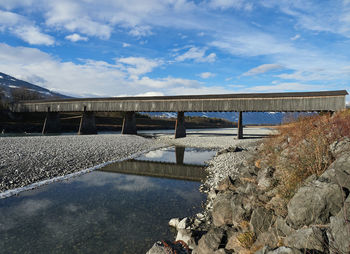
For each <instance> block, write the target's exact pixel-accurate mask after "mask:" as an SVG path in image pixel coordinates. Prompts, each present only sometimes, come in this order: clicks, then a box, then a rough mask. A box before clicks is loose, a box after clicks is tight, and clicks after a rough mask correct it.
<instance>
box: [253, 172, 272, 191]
mask: <svg viewBox="0 0 350 254" xmlns="http://www.w3.org/2000/svg"><path fill="white" fill-rule="evenodd" d="M274 172H275V169H274V168H272V167H266V168H262V169H261V170H259V172H258V177H257V181H258V186H259V188H260V189H262V190H268V189H270V188H271V187H272V186H273V184H274V182H275V180H274V179H273V173H274Z"/></svg>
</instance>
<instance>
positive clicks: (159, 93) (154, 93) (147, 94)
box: [135, 92, 164, 96]
mask: <svg viewBox="0 0 350 254" xmlns="http://www.w3.org/2000/svg"><path fill="white" fill-rule="evenodd" d="M135 96H164V94H163V93H161V92H146V93H140V94H136V95H135Z"/></svg>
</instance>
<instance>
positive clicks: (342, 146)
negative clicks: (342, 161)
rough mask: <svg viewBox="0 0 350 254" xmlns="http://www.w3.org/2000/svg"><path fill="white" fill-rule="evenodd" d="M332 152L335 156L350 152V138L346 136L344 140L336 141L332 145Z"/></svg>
mask: <svg viewBox="0 0 350 254" xmlns="http://www.w3.org/2000/svg"><path fill="white" fill-rule="evenodd" d="M330 152H331V153H332V155H333V156H334V157H338V156H339V155H341V154H343V153H348V152H350V138H349V137H346V138H344V139H343V140H340V141H335V142H334V143H333V144H331V145H330Z"/></svg>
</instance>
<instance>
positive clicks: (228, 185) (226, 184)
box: [216, 176, 236, 191]
mask: <svg viewBox="0 0 350 254" xmlns="http://www.w3.org/2000/svg"><path fill="white" fill-rule="evenodd" d="M235 189H236V188H235V186H234V184H233V180H232V179H231V177H230V176H227V177H226V178H224V179H223V180H221V181H220V182H219V183H218V186H217V188H216V190H218V191H226V190H235Z"/></svg>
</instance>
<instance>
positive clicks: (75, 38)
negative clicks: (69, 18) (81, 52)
mask: <svg viewBox="0 0 350 254" xmlns="http://www.w3.org/2000/svg"><path fill="white" fill-rule="evenodd" d="M65 38H66V39H67V40H70V41H72V42H77V41H87V40H88V38H87V37H84V36H81V35H80V34H77V33H74V34H70V35H67V36H66V37H65Z"/></svg>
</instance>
